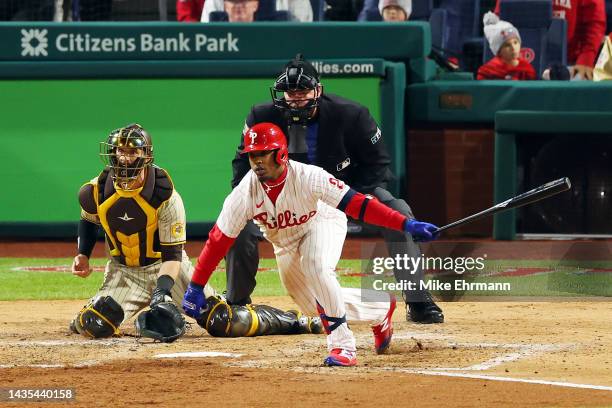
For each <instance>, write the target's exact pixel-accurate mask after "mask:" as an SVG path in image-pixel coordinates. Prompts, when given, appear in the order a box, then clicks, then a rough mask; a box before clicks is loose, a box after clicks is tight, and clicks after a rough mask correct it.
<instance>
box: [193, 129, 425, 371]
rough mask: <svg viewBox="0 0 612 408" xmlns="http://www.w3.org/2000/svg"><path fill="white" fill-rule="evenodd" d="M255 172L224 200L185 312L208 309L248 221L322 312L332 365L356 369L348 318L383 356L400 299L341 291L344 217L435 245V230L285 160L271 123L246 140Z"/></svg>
mask: <svg viewBox="0 0 612 408" xmlns="http://www.w3.org/2000/svg"><path fill="white" fill-rule="evenodd" d="M244 146H245V147H244V150H243V153H245V154H248V156H249V162H250V166H251V171H250V172H249V173H248V174H247V175H246V176H245V177H244V178H243V179H242V181H241V182H240V184H239V185H238V186H237V187H236V188H235V189H234V190H233V191H232V192H231V194H230V195H229V196H228V197H227V198H226V200H225V202H224V204H223V209H222V210H221V214H220V215H219V218H218V219H217V222H216V224H215V226H214V227H213V229H212V230H211V232H210V234H209V239H208V241H207V242H206V245H205V246H204V249H203V250H202V252H201V254H200V256H199V258H198V262H197V266H196V268H195V271H194V274H193V277H192V280H191V283H190V284H189V286H188V288H187V291H186V293H185V296H184V299H183V309H184V310H185V312H186V313H187V314H188V315H190V316H192V317H194V318H196V319H198V318H199V317H200V316H201V315H202V314H203V313H205V312H206V311H207V310H208V305H207V301H206V296H205V294H204V293H203V291H204V290H205V285H206V283H207V282H208V280H209V278H210V276H211V274H212V272H213V271H214V269H215V268H216V266H217V265H218V263H219V262H220V260H221V259H222V258H223V256H225V254H226V253H227V251H228V250H229V248H230V247H231V245H232V244H233V242H234V241H235V238H236V236H237V235H238V234H239V233H240V231H241V230H242V228H243V227H244V226H245V224H246V222H247V221H248V220H251V219H252V220H254V222H255V223H256V224H257V225H258V226H259V228H260V229H261V230H262V232H263V233H264V236H265V237H266V239H268V240H269V241H270V242H271V243H272V244H273V246H274V253H275V256H276V261H277V264H278V268H279V272H280V278H281V281H282V283H283V285H284V286H285V288H286V289H287V291H288V293H289V295H290V296H291V297H292V298H293V300H294V301H295V302H296V303H297V305H298V306H299V307H300V309H301V311H302V312H304V313H305V314H311V313H314V312H315V311H317V312H318V313H319V315H320V316H321V320H322V321H323V326H324V327H325V329H326V333H327V334H328V336H327V343H328V349H329V355H328V357H327V358H326V359H325V360H324V363H325V364H326V365H330V366H353V365H355V364H356V363H357V359H356V352H355V351H356V344H355V338H354V336H353V333H352V332H351V330H350V329H349V327H348V325H347V320H360V321H371V322H374V323H375V325H374V326H373V327H372V329H373V332H374V338H375V348H376V351H377V352H378V353H382V352H384V351H386V350H387V348H388V347H389V343H390V341H391V335H392V332H393V329H392V324H391V317H392V314H393V310H394V309H395V298H394V297H393V296H392V295H387V294H384V298H383V299H382V301H381V300H380V294H379V293H377V292H374V293H376V294H378V295H379V296H378V299H377V300H378V301H373V302H366V301H364V299H372V298H374V299H376V296H372V297H371V296H370V294H366V293H364V291H362V290H359V289H349V288H341V287H340V285H339V283H338V280H337V279H336V276H335V268H336V264H337V263H338V260H339V259H340V255H341V251H342V245H343V243H344V238H345V236H346V216H345V214H344V213H346V214H348V215H350V216H351V217H353V218H357V219H360V220H363V221H365V222H368V223H372V224H375V225H379V226H383V227H387V228H393V229H396V230H399V231H404V230H406V231H408V232H410V233H411V234H413V235H416V236H417V237H419V238H421V239H423V240H431V239H434V238H435V236H434V235H433V234H432V233H433V231H435V229H436V227H435V226H434V225H432V224H428V223H422V222H418V221H415V220H408V219H407V218H406V217H405V216H404V215H402V214H400V213H399V212H397V211H395V210H392V209H390V208H389V207H386V206H385V205H383V204H381V203H380V202H378V201H377V200H375V199H372V198H371V197H368V196H365V195H362V194H360V193H358V192H356V191H355V190H353V189H351V188H350V187H349V186H348V185H346V184H345V183H344V182H342V181H340V180H337V179H336V178H334V177H332V176H331V175H330V174H329V173H327V172H326V171H325V170H323V169H321V168H319V167H316V166H312V165H307V164H303V163H299V162H295V161H292V160H288V153H287V141H286V138H285V135H284V134H283V132H282V130H281V129H280V128H279V127H278V126H276V125H274V124H271V123H260V124H257V125H255V126H253V127H252V128H250V129H249V130H248V131H247V132H246V133H245V137H244Z"/></svg>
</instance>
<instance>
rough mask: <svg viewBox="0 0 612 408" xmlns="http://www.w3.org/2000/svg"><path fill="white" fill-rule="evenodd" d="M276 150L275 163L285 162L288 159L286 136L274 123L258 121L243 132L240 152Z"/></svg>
mask: <svg viewBox="0 0 612 408" xmlns="http://www.w3.org/2000/svg"><path fill="white" fill-rule="evenodd" d="M266 150H276V157H275V160H276V163H278V164H285V163H287V161H288V160H289V153H288V152H287V138H286V137H285V134H284V133H283V131H282V130H281V129H280V128H279V127H278V126H276V125H275V124H274V123H269V122H264V123H258V124H256V125H255V126H253V127H251V128H250V129H249V130H247V131H246V132H245V133H244V149H242V153H249V152H257V151H266Z"/></svg>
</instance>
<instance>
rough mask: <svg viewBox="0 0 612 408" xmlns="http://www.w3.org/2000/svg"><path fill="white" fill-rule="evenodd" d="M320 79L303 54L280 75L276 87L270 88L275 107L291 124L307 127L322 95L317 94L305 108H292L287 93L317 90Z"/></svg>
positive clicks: (275, 83) (297, 56)
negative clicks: (286, 96) (286, 97)
mask: <svg viewBox="0 0 612 408" xmlns="http://www.w3.org/2000/svg"><path fill="white" fill-rule="evenodd" d="M319 79H320V78H319V73H318V72H317V70H316V68H315V67H314V66H313V65H312V64H311V63H310V62H308V61H306V60H305V59H304V56H303V55H302V54H297V55H296V56H295V58H294V59H292V60H291V61H289V62H288V63H287V65H285V68H284V69H283V71H282V72H281V73H280V74H279V75H278V77H277V78H276V81H275V82H274V86H272V87H271V88H270V94H271V95H272V101H273V103H274V106H275V107H276V108H278V109H280V110H281V111H282V112H283V113H284V114H285V115H286V116H287V118H288V120H289V123H291V124H302V125H305V124H306V122H307V121H308V119H310V117H311V116H312V115H313V113H314V110H315V108H316V107H317V106H319V98H320V96H321V95H320V94H318V93H316V94H315V97H314V98H310V99H308V103H307V104H306V105H305V106H302V107H292V106H290V105H289V104H288V103H287V101H286V99H285V92H295V91H307V90H317V89H318V87H319V86H320V85H321V84H320V81H319Z"/></svg>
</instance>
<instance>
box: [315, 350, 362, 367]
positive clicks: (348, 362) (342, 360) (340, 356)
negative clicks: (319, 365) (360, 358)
mask: <svg viewBox="0 0 612 408" xmlns="http://www.w3.org/2000/svg"><path fill="white" fill-rule="evenodd" d="M323 364H325V365H326V366H329V367H352V366H356V365H357V353H356V352H354V351H349V350H345V349H341V348H335V349H332V351H330V352H329V356H327V358H326V359H325V360H323Z"/></svg>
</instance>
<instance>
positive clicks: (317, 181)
mask: <svg viewBox="0 0 612 408" xmlns="http://www.w3.org/2000/svg"><path fill="white" fill-rule="evenodd" d="M310 185H311V188H312V191H313V193H314V194H315V196H316V197H317V198H319V199H320V200H321V201H323V202H324V203H325V204H327V205H329V206H331V207H335V208H337V209H339V210H340V211H343V212H344V213H345V214H347V215H348V216H350V217H352V218H354V219H356V220H360V221H362V222H366V223H368V224H372V225H377V226H379V227H384V228H389V229H393V230H396V231H405V232H408V233H409V234H410V235H412V236H413V237H415V238H416V239H418V240H419V241H430V240H432V239H436V234H435V231H436V230H437V228H438V227H436V226H435V225H433V224H429V223H427V222H420V221H417V220H414V219H408V218H407V217H406V216H405V215H403V214H402V213H400V212H399V211H396V210H394V209H392V208H390V207H387V206H386V205H384V204H383V203H381V202H380V201H378V200H377V199H376V198H374V197H372V196H370V195H364V194H361V193H359V192H357V191H355V190H353V189H352V188H350V187H349V186H348V185H346V184H345V183H344V182H343V181H341V180H338V179H335V178H333V177H332V176H331V175H330V174H329V173H327V172H326V171H324V170H323V169H319V170H314V171H313V173H312V174H311V179H310Z"/></svg>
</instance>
